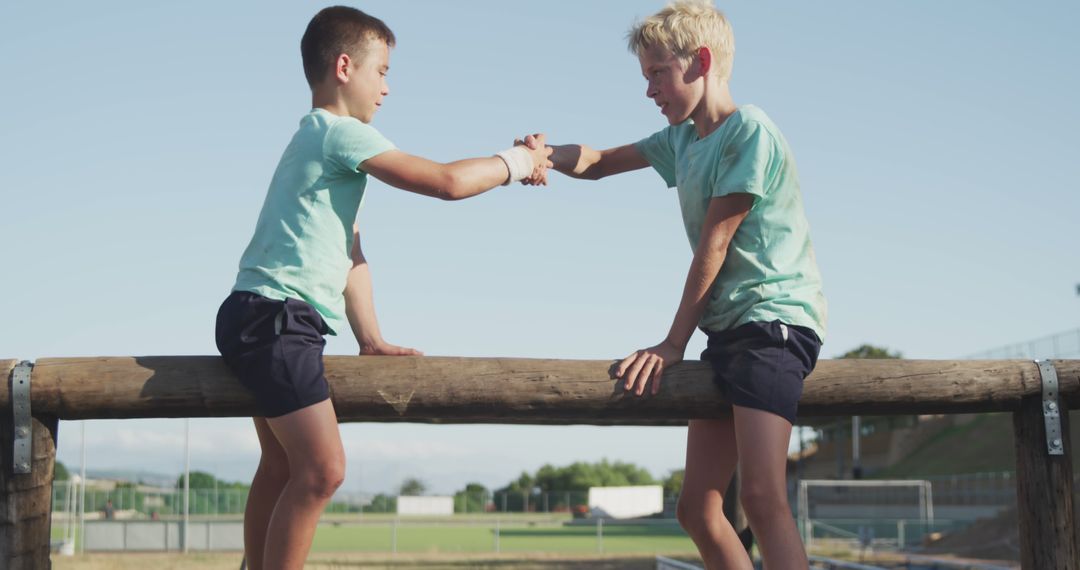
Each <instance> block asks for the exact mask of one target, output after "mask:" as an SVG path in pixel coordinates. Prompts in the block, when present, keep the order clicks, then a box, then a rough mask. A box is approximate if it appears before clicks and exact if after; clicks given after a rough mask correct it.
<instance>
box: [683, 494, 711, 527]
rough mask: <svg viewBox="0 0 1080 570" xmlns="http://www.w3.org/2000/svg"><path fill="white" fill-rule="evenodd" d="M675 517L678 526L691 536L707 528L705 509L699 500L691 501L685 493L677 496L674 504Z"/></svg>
mask: <svg viewBox="0 0 1080 570" xmlns="http://www.w3.org/2000/svg"><path fill="white" fill-rule="evenodd" d="M675 518H676V519H678V520H679V526H681V527H682V528H683V530H685V531H686V532H687V533H688V534H690V535H691V536H694V535H698V534H701V533H702V532H705V531H706V530H707V528H708V523H709V521H708V520H707V519H706V517H705V509H704V508H703V506H702V504H701V502H700V501H691V500H689V499H687V498H685V495H682V496H680V497H679V502H678V503H677V504H676V505H675Z"/></svg>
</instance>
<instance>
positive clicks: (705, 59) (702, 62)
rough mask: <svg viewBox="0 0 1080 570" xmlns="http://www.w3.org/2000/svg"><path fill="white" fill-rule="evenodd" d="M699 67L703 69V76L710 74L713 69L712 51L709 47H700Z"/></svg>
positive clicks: (698, 55)
mask: <svg viewBox="0 0 1080 570" xmlns="http://www.w3.org/2000/svg"><path fill="white" fill-rule="evenodd" d="M697 60H698V66H699V67H700V68H701V76H702V77H704V76H706V75H708V74H709V70H710V69H712V50H710V49H709V48H707V47H699V48H698V50H697Z"/></svg>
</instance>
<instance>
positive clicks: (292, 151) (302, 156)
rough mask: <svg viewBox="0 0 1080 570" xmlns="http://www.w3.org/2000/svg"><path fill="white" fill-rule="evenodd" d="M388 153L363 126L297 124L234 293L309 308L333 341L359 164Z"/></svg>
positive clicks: (320, 121) (322, 118) (332, 118)
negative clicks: (292, 301) (316, 313)
mask: <svg viewBox="0 0 1080 570" xmlns="http://www.w3.org/2000/svg"><path fill="white" fill-rule="evenodd" d="M393 148H394V145H393V144H392V143H390V141H388V140H386V138H384V137H383V136H382V135H381V134H380V133H379V131H377V130H375V128H374V127H372V126H371V125H367V124H365V123H362V122H360V121H359V120H357V119H355V118H352V117H341V116H338V115H335V114H333V113H330V112H329V111H326V110H323V109H314V110H312V111H311V112H310V113H308V114H307V115H305V116H304V117H303V118H302V119H300V128H299V129H298V130H297V131H296V134H295V135H293V138H292V141H290V142H289V146H288V147H286V148H285V153H284V154H283V155H282V156H281V160H280V161H279V162H278V167H277V170H276V171H275V172H274V177H273V179H272V180H271V181H270V189H269V190H268V191H267V193H266V200H265V201H264V202H263V207H262V212H261V213H260V214H259V221H258V223H257V224H256V226H255V235H254V236H253V237H252V238H251V243H250V244H248V247H247V249H246V250H245V251H244V255H243V257H241V258H240V271H239V273H238V274H237V276H236V285H235V286H234V287H233V290H235V291H250V292H252V293H257V294H259V295H262V296H264V297H268V298H270V299H277V300H284V299H285V298H288V297H291V298H294V299H299V300H301V301H305V302H307V303H309V304H311V305H312V306H313V307H315V309H316V310H317V311H319V314H320V315H321V316H322V318H323V320H325V321H326V324H327V325H328V326H329V327H330V333H331V334H337V331H340V330H342V329H343V328H344V327H345V326H346V320H345V297H344V291H345V280H346V278H347V277H348V272H349V268H350V267H351V266H352V262H351V259H350V257H349V252H350V250H351V248H352V239H353V234H352V227H353V222H354V221H355V220H356V213H357V210H359V209H360V204H361V202H362V201H363V198H364V187H365V186H366V185H367V174H366V173H365V172H363V171H360V170H359V169H358V168H359V166H360V163H362V162H364V161H365V160H367V159H369V158H371V157H373V156H376V155H378V154H381V153H383V152H386V151H388V150H391V149H393Z"/></svg>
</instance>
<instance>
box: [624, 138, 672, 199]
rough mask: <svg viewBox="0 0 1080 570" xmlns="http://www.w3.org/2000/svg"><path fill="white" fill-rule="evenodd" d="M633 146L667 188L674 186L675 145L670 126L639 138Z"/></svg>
mask: <svg viewBox="0 0 1080 570" xmlns="http://www.w3.org/2000/svg"><path fill="white" fill-rule="evenodd" d="M634 148H636V149H637V151H638V152H640V153H641V156H644V157H645V160H647V161H649V164H650V165H651V166H652V167H653V169H654V170H656V172H657V173H659V174H660V177H661V178H663V179H664V183H665V184H667V186H668V188H674V187H675V145H673V144H672V143H671V127H667V128H665V129H664V130H662V131H657V132H655V133H653V134H652V135H650V136H648V137H646V138H643V139H641V140H640V141H638V142H637V143H635V144H634Z"/></svg>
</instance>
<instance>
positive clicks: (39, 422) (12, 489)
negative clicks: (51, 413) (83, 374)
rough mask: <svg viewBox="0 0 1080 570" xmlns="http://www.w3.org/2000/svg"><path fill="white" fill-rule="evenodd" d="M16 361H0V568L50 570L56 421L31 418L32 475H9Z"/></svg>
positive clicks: (11, 459) (12, 462) (11, 468)
mask: <svg viewBox="0 0 1080 570" xmlns="http://www.w3.org/2000/svg"><path fill="white" fill-rule="evenodd" d="M17 362H18V361H15V360H4V361H0V373H3V376H2V378H3V379H4V387H3V389H2V390H0V392H3V393H4V394H5V395H6V398H7V403H6V404H5V405H4V407H3V408H2V409H0V568H4V569H5V570H23V569H26V570H38V569H41V568H50V564H51V563H50V561H49V536H50V527H51V522H52V480H53V469H54V468H55V465H56V428H57V420H56V418H50V417H38V416H35V417H34V418H33V419H32V420H31V426H30V429H31V431H32V434H33V436H32V437H33V439H32V443H31V447H32V456H31V462H32V464H31V467H30V468H31V472H30V473H27V474H25V475H16V474H15V473H14V457H13V455H12V453H13V451H12V450H13V449H14V437H15V432H14V429H13V427H14V426H13V421H14V419H13V417H12V411H11V403H10V401H11V400H10V390H11V384H10V380H9V379H10V377H11V371H12V369H13V368H14V367H15V364H17Z"/></svg>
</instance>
